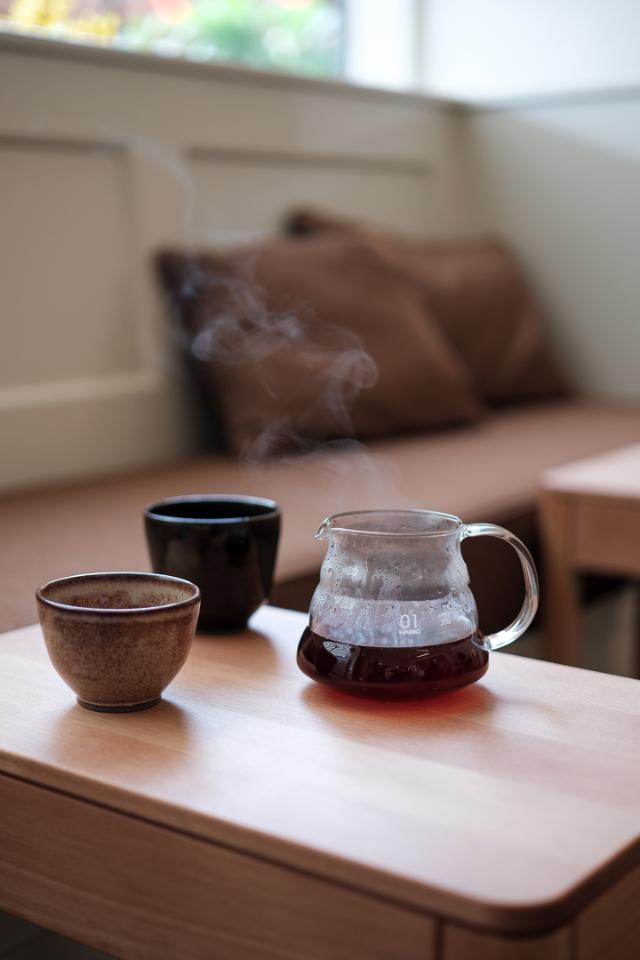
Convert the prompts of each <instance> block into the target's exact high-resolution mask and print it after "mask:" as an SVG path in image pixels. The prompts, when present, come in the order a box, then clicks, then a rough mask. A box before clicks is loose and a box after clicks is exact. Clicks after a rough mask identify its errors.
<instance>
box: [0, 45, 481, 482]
mask: <svg viewBox="0 0 640 960" xmlns="http://www.w3.org/2000/svg"><path fill="white" fill-rule="evenodd" d="M0 47H1V50H0V89H2V90H3V92H6V91H10V96H4V97H2V98H1V99H0V194H1V195H0V204H1V206H2V211H3V213H2V216H1V217H0V263H1V264H2V268H3V280H2V289H3V297H2V303H3V322H2V344H1V348H0V450H2V470H1V473H0V488H4V489H9V488H12V487H18V486H24V485H29V484H37V483H41V482H49V481H55V480H61V479H65V478H69V477H74V476H80V475H86V474H90V473H101V472H105V471H116V470H119V469H123V468H128V467H131V466H135V465H141V464H146V463H153V462H155V461H158V460H162V459H166V458H170V457H174V456H178V455H181V454H184V453H185V452H189V451H190V450H193V449H195V448H196V447H197V443H198V438H197V436H194V431H193V430H192V429H191V426H190V424H191V419H192V418H191V417H190V411H189V408H188V406H186V405H185V399H184V398H185V391H184V389H183V384H182V383H181V374H180V365H179V364H177V363H176V360H175V355H174V351H173V349H172V344H171V340H170V336H169V331H168V329H167V324H166V320H165V317H164V313H163V311H162V309H161V306H160V304H159V303H158V299H157V296H156V293H155V289H154V285H153V283H152V279H151V276H150V270H149V265H150V259H151V256H152V253H153V251H154V250H156V249H157V248H158V247H159V246H161V245H162V244H166V243H203V242H208V243H229V242H238V241H241V240H243V239H246V238H248V237H253V236H256V235H260V234H262V233H264V232H266V231H269V230H271V229H273V228H274V227H275V226H276V225H277V222H278V219H279V217H280V216H281V214H282V212H283V211H284V210H286V208H287V207H289V206H291V205H293V204H296V203H300V202H305V203H309V202H311V203H317V204H320V205H322V206H328V207H332V208H334V209H336V210H342V211H344V212H345V213H347V214H351V215H354V216H357V217H365V218H369V219H373V220H377V221H379V222H380V223H383V224H388V225H390V226H394V227H397V228H399V229H402V230H406V231H409V232H413V233H420V232H422V231H423V230H424V229H425V224H428V231H429V232H433V233H441V232H445V233H448V232H451V231H452V230H454V229H456V227H457V226H458V225H459V224H460V223H461V222H462V221H463V220H464V217H465V211H464V208H463V206H462V205H461V202H460V190H459V189H458V188H457V186H456V183H455V177H456V162H455V153H456V149H455V143H454V141H453V139H452V138H453V137H455V129H454V127H455V118H454V117H453V116H452V115H450V114H449V113H448V112H447V111H446V109H444V108H440V107H439V106H438V105H434V104H430V103H428V102H427V101H425V100H424V99H417V98H414V99H412V98H410V97H405V96H401V95H394V94H389V93H375V92H365V91H359V90H357V89H355V88H351V87H348V86H346V85H340V84H323V83H321V82H313V81H301V80H296V79H278V78H274V77H269V76H261V75H259V74H257V75H255V76H250V75H248V74H247V73H245V72H243V71H234V70H232V69H228V68H227V69H224V68H213V67H212V68H207V67H203V66H193V65H189V64H179V63H165V62H164V61H163V60H162V59H160V58H151V57H150V58H127V56H126V55H123V54H113V53H109V52H108V51H97V52H96V51H93V52H92V51H88V52H87V51H83V50H82V49H75V48H69V47H63V46H60V47H57V46H56V45H55V44H53V45H46V44H45V45H42V44H37V43H34V42H32V41H31V42H30V41H24V40H22V41H21V40H18V39H16V38H4V39H0Z"/></svg>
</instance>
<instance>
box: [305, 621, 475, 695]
mask: <svg viewBox="0 0 640 960" xmlns="http://www.w3.org/2000/svg"><path fill="white" fill-rule="evenodd" d="M480 643H481V638H480V637H479V635H478V634H471V635H468V636H464V637H460V639H458V640H453V641H450V642H448V643H436V644H432V645H428V646H416V647H411V646H371V645H369V644H358V643H342V642H340V641H336V640H331V639H330V638H328V637H321V636H319V634H317V633H314V632H313V630H311V629H310V628H309V627H307V629H306V630H305V632H304V633H303V635H302V638H301V640H300V644H299V647H298V666H299V667H300V669H301V670H302V672H303V673H306V675H307V676H308V677H310V678H311V679H312V680H317V681H318V682H320V683H324V684H326V685H327V686H330V687H333V688H334V689H336V690H341V691H342V692H344V693H353V694H361V695H364V696H370V697H371V696H373V697H379V698H384V699H387V698H394V699H398V698H400V699H401V698H413V697H431V696H435V695H436V694H439V693H444V692H445V691H447V690H455V689H456V688H458V687H464V686H466V685H467V684H469V683H474V681H476V680H479V679H480V677H481V676H482V675H483V674H484V673H486V670H487V667H488V665H489V654H488V653H487V651H486V650H484V649H482V647H481V646H480V645H479V644H480Z"/></svg>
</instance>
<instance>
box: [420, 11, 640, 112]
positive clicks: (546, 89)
mask: <svg viewBox="0 0 640 960" xmlns="http://www.w3.org/2000/svg"><path fill="white" fill-rule="evenodd" d="M422 2H423V4H424V14H423V51H422V86H423V88H424V89H426V90H429V91H430V92H431V93H438V94H440V95H442V96H449V97H458V98H460V99H462V100H466V101H474V100H491V99H496V98H497V99H499V100H503V99H504V98H505V97H514V96H540V95H541V94H552V95H557V94H558V93H566V92H568V91H585V90H602V89H606V88H616V87H617V88H620V87H627V86H629V85H634V84H638V83H640V43H639V42H638V38H639V37H640V3H638V0H422Z"/></svg>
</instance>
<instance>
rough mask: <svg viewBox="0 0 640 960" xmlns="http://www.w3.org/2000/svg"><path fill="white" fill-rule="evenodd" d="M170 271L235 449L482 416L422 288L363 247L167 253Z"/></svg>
mask: <svg viewBox="0 0 640 960" xmlns="http://www.w3.org/2000/svg"><path fill="white" fill-rule="evenodd" d="M159 267H160V274H161V277H162V279H163V281H164V284H165V287H166V288H167V289H168V290H169V292H170V294H171V297H172V300H173V303H174V306H176V307H177V309H178V312H179V314H180V316H181V318H182V321H183V323H184V325H185V327H186V328H187V329H188V330H189V331H190V334H191V336H192V337H193V346H194V350H195V352H196V354H197V355H198V356H199V357H200V359H201V360H202V361H203V362H205V363H206V365H207V369H208V371H209V374H210V377H211V381H212V389H213V390H214V392H215V395H216V397H217V399H218V401H219V404H220V406H221V408H222V414H223V417H224V420H225V423H226V426H227V432H228V436H229V440H230V445H231V447H232V448H233V449H234V450H235V451H236V452H247V451H250V452H251V453H259V454H262V453H267V454H268V453H272V452H275V451H277V450H279V449H282V448H286V447H291V446H303V447H304V446H305V445H306V444H308V443H309V442H310V441H311V442H313V441H324V440H328V439H336V438H342V437H357V438H359V439H369V438H371V437H375V436H385V435H386V436H388V435H392V434H396V433H400V432H403V433H404V432H411V431H420V430H424V429H427V428H429V427H433V426H439V425H444V424H453V423H468V422H470V421H472V420H475V419H476V418H477V417H478V415H479V413H480V412H481V409H480V406H479V404H478V402H477V401H476V399H475V397H474V394H473V391H472V389H471V385H470V380H469V377H468V374H467V373H466V371H465V369H464V366H463V364H462V363H461V362H460V360H459V359H458V358H457V357H456V355H455V352H454V351H453V350H452V349H451V347H450V346H449V344H448V343H447V341H446V338H445V337H443V335H442V333H441V332H440V330H439V329H438V327H437V326H436V325H435V324H434V323H432V322H430V319H429V316H428V315H426V316H425V312H424V309H423V308H422V307H421V305H420V302H419V297H418V295H417V291H416V289H415V285H414V284H412V283H410V282H409V281H407V279H406V278H404V277H403V276H402V275H401V274H399V273H398V271H397V270H395V269H394V267H393V265H388V264H387V263H386V259H385V256H384V254H383V253H381V252H380V251H379V250H378V249H377V248H376V247H375V244H371V243H370V241H369V240H368V239H366V238H364V239H360V238H352V237H350V236H333V235H332V236H320V237H312V238H310V239H308V240H305V241H293V240H287V239H281V240H276V241H273V242H270V243H266V244H265V245H263V246H261V247H259V248H254V249H251V250H245V251H242V252H236V253H231V254H226V255H223V254H209V255H207V254H203V255H200V256H197V257H193V256H187V255H184V254H179V253H164V254H162V255H161V256H160V258H159Z"/></svg>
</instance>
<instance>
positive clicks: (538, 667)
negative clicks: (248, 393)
mask: <svg viewBox="0 0 640 960" xmlns="http://www.w3.org/2000/svg"><path fill="white" fill-rule="evenodd" d="M305 623H306V618H305V617H304V616H302V615H301V614H296V613H293V612H290V611H284V610H278V609H276V608H272V607H271V608H270V607H264V608H262V610H260V611H259V612H258V614H256V616H255V617H254V618H253V621H252V627H253V629H252V630H250V631H247V632H246V633H244V634H238V635H235V636H222V637H213V636H199V637H197V638H196V640H195V643H194V646H193V649H192V652H191V654H190V657H189V659H188V661H187V664H186V665H185V667H184V668H183V670H182V672H181V673H180V675H179V676H178V678H177V679H176V680H175V681H174V683H173V684H172V685H171V686H170V687H169V689H168V690H167V692H166V694H165V699H164V700H163V701H162V703H161V704H160V705H159V706H157V707H155V708H153V709H151V710H148V711H145V712H142V713H133V714H96V713H91V712H89V711H86V710H83V709H82V708H81V707H79V706H77V705H76V703H75V701H74V698H73V695H72V693H71V691H70V690H68V688H67V687H66V686H65V685H64V684H63V682H62V681H61V680H60V679H59V677H58V676H57V674H56V673H55V672H54V670H53V668H52V667H51V665H50V663H49V660H48V658H47V654H46V651H45V648H44V643H43V641H42V636H41V633H40V628H39V627H38V626H33V627H26V628H24V629H23V630H18V631H15V632H13V633H8V634H4V635H3V636H2V637H0V663H1V667H2V669H1V670H0V771H1V772H3V773H5V774H8V775H11V776H17V777H21V778H24V779H27V780H29V781H31V782H35V783H38V784H42V785H44V786H47V787H49V788H52V789H54V790H57V791H63V792H65V793H67V794H71V795H73V796H76V797H80V798H84V799H87V800H90V801H92V802H95V803H99V804H102V805H104V806H107V807H109V808H110V809H115V810H119V811H122V812H124V813H129V814H133V815H137V816H141V817H144V818H145V819H146V820H151V821H154V822H156V823H159V824H162V825H164V826H166V827H168V828H170V829H175V830H179V831H184V832H188V833H189V834H190V835H193V836H198V837H202V838H205V839H207V840H210V841H214V842H218V843H222V844H224V845H225V846H226V847H228V848H232V849H236V850H239V851H242V852H243V853H246V854H250V855H252V856H258V857H261V858H266V859H268V860H270V861H271V862H277V863H280V864H284V865H288V866H290V867H293V868H296V869H300V870H303V871H305V872H306V873H312V874H314V875H316V876H321V877H324V878H327V879H329V880H330V881H331V882H333V883H338V884H344V885H348V886H349V887H352V888H353V887H355V888H358V889H360V890H364V891H369V892H372V893H375V894H377V895H378V896H383V897H385V898H388V899H390V900H393V901H395V902H397V903H402V904H406V905H409V906H411V907H417V908H420V909H424V910H428V911H430V912H433V913H437V914H439V915H444V916H447V917H450V918H452V919H457V920H461V921H464V922H469V923H473V924H475V925H479V926H484V927H487V928H491V929H494V930H504V931H505V932H506V931H523V932H524V931H529V932H530V931H535V930H542V929H545V928H548V927H550V926H553V925H555V924H557V923H560V922H562V921H564V920H565V919H568V918H569V917H571V916H573V915H574V914H575V912H576V911H577V910H578V909H580V908H581V906H583V905H584V904H585V903H586V902H588V901H589V900H590V899H592V898H593V897H594V896H596V895H597V894H599V893H600V892H602V890H604V889H606V888H607V887H608V886H609V885H611V884H612V883H613V882H615V880H617V879H618V878H619V877H620V876H622V875H624V874H625V873H626V872H627V871H628V870H630V869H632V868H633V867H634V866H635V865H636V864H638V863H639V862H640V683H639V682H638V681H635V680H630V679H625V678H620V677H612V676H607V675H604V674H596V673H591V672H588V671H584V670H576V669H573V668H570V667H563V666H558V665H555V664H549V663H544V662H541V661H536V660H527V659H524V658H521V657H515V656H509V655H507V654H501V653H497V654H491V663H490V667H489V671H488V673H487V674H486V675H485V677H484V678H483V679H482V680H481V681H480V682H479V683H477V684H475V685H474V686H471V687H468V688H466V689H464V690H460V691H457V692H455V693H450V694H448V695H446V696H443V697H440V698H438V699H434V700H426V701H420V702H417V701H413V702H405V703H393V702H389V701H387V702H371V701H367V700H361V699H358V698H350V697H348V696H345V695H342V694H338V693H335V692H333V691H331V690H327V689H325V688H322V687H321V686H319V685H316V684H313V683H311V682H310V681H308V680H307V679H306V678H305V677H304V676H303V675H302V674H301V673H300V672H299V671H298V669H297V667H296V664H295V652H296V645H297V641H298V638H299V636H300V633H301V631H302V629H303V627H304V625H305Z"/></svg>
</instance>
